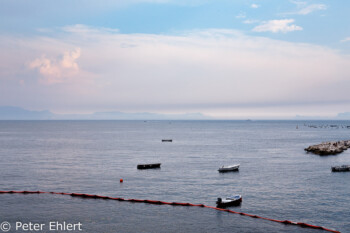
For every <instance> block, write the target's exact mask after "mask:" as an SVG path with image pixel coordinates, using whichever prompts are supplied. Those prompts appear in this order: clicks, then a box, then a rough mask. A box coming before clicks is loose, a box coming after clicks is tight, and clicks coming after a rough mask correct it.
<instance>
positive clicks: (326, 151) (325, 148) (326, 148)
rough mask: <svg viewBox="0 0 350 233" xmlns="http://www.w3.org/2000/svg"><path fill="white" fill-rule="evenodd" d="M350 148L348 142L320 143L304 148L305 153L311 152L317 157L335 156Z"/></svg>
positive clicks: (349, 142)
mask: <svg viewBox="0 0 350 233" xmlns="http://www.w3.org/2000/svg"><path fill="white" fill-rule="evenodd" d="M349 147H350V140H347V141H338V142H322V143H321V144H318V145H312V146H309V147H308V148H305V150H306V151H307V152H312V153H314V154H318V155H336V154H339V153H341V152H343V151H345V150H347V149H348V148H349Z"/></svg>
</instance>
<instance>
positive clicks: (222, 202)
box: [216, 194, 242, 208]
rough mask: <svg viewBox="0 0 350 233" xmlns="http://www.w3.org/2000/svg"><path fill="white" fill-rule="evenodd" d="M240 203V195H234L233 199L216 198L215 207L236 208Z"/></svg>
mask: <svg viewBox="0 0 350 233" xmlns="http://www.w3.org/2000/svg"><path fill="white" fill-rule="evenodd" d="M241 202H242V195H239V194H237V195H235V196H233V197H226V198H218V200H217V202H216V206H217V207H218V208H222V207H226V206H237V205H240V204H241Z"/></svg>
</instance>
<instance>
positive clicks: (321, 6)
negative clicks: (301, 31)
mask: <svg viewBox="0 0 350 233" xmlns="http://www.w3.org/2000/svg"><path fill="white" fill-rule="evenodd" d="M293 3H294V4H297V6H298V7H299V8H301V9H299V10H298V11H294V12H286V13H283V15H308V14H311V13H312V12H314V11H319V10H326V9H327V6H326V5H324V4H311V5H308V6H305V4H306V3H305V2H293Z"/></svg>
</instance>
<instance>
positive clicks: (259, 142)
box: [0, 121, 350, 232]
mask: <svg viewBox="0 0 350 233" xmlns="http://www.w3.org/2000/svg"><path fill="white" fill-rule="evenodd" d="M304 123H306V124H313V125H325V124H328V125H330V124H337V125H339V126H340V127H339V128H334V127H333V128H330V127H327V128H309V127H307V126H304ZM297 125H298V126H299V128H298V129H296V126H297ZM346 125H350V122H342V121H336V122H321V121H314V122H296V121H295V122H293V121H252V122H250V121H147V122H143V121H0V178H1V180H0V190H42V191H57V192H60V191H62V192H78V193H90V194H101V195H108V196H115V197H124V198H139V199H154V200H164V201H178V202H191V203H203V204H207V205H215V201H216V199H217V197H226V196H230V195H232V194H236V193H239V194H242V196H243V203H242V205H241V206H240V207H232V209H233V210H237V211H242V212H247V213H251V214H256V215H261V216H264V217H269V218H276V219H281V220H284V219H288V220H292V221H300V222H307V223H310V224H315V225H321V226H325V227H329V228H333V229H336V230H340V231H342V232H350V215H349V207H350V173H332V172H331V170H330V168H331V166H334V165H342V164H350V151H346V152H344V153H342V154H339V155H337V156H328V157H320V156H317V155H313V154H307V153H305V152H304V150H303V149H304V148H305V147H307V146H309V145H311V144H317V143H320V142H322V141H335V140H345V139H350V129H348V128H342V127H341V126H346ZM165 138H166V139H168V138H171V139H173V142H171V143H165V142H161V139H165ZM153 162H161V163H162V167H161V169H156V170H137V169H136V165H137V164H138V163H153ZM235 163H240V164H241V167H240V171H239V172H235V173H225V174H221V173H218V172H217V169H218V168H219V167H220V166H222V165H230V164H235ZM121 178H122V179H124V183H122V184H121V183H119V179H121ZM5 220H6V221H8V222H10V223H12V224H14V223H15V222H16V221H23V222H24V221H32V222H39V223H48V222H49V221H51V220H55V221H67V222H72V223H74V222H78V221H80V222H82V224H83V230H84V232H321V231H320V230H313V229H305V228H300V227H297V226H285V225H283V224H279V223H273V222H269V221H266V220H259V219H253V218H249V217H244V216H239V215H234V214H229V213H222V212H218V211H215V210H211V209H203V208H197V207H173V206H157V205H156V206H154V205H149V204H133V203H124V202H116V201H108V200H84V199H79V198H73V197H69V196H53V195H47V194H44V195H19V194H14V195H10V194H5V195H0V222H2V221H5ZM13 232H15V231H13Z"/></svg>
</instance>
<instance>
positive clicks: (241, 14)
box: [236, 12, 246, 19]
mask: <svg viewBox="0 0 350 233" xmlns="http://www.w3.org/2000/svg"><path fill="white" fill-rule="evenodd" d="M245 17H246V14H245V12H241V13H239V14H238V15H236V18H237V19H244V18H245Z"/></svg>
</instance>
